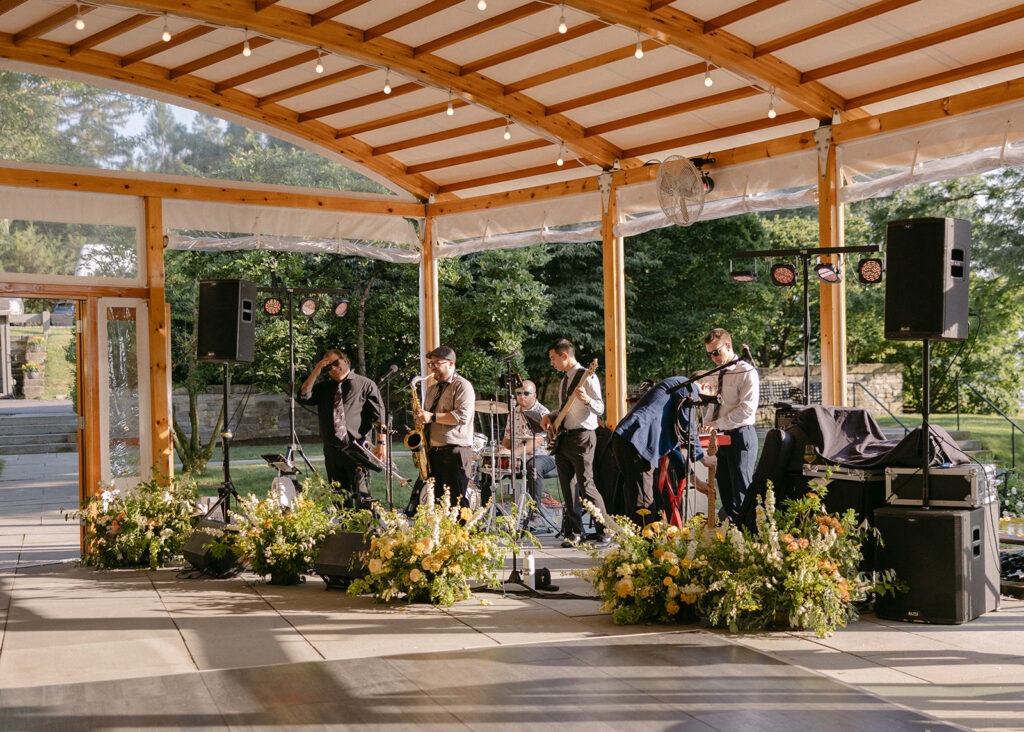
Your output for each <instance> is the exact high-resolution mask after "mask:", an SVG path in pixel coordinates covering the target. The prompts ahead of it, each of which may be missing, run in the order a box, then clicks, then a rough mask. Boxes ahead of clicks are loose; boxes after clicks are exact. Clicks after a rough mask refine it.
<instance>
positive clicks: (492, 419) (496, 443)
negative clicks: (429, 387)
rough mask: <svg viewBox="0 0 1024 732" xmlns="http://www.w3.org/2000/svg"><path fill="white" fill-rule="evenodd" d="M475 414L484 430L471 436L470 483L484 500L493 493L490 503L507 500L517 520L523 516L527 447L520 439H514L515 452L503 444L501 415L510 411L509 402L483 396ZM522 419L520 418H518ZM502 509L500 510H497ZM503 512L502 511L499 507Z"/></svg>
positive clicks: (503, 422) (524, 513)
mask: <svg viewBox="0 0 1024 732" xmlns="http://www.w3.org/2000/svg"><path fill="white" fill-rule="evenodd" d="M476 414H477V417H478V418H479V419H480V420H481V423H482V424H483V426H484V428H485V429H486V433H479V432H478V433H475V434H474V439H473V466H474V467H473V477H472V482H473V485H474V486H476V488H477V490H478V491H479V493H480V495H481V499H482V501H484V502H486V500H487V497H488V495H493V497H494V500H493V505H495V506H498V504H502V503H504V501H503V500H502V499H510V500H511V502H512V503H513V504H514V505H515V507H516V508H515V516H516V517H517V518H518V519H519V520H523V519H525V515H526V510H525V507H526V499H527V497H528V496H527V488H526V461H527V457H528V455H527V447H526V445H525V444H524V443H523V441H522V440H516V443H515V453H513V451H512V450H510V449H508V448H506V447H502V445H501V438H502V435H503V434H504V433H505V425H506V424H507V421H508V420H507V418H506V419H499V417H500V416H504V415H508V414H509V405H508V404H506V403H504V402H501V401H497V400H493V401H492V400H489V399H482V400H478V401H477V402H476ZM520 419H521V418H520ZM499 510H502V509H499ZM502 512H504V511H503V510H502Z"/></svg>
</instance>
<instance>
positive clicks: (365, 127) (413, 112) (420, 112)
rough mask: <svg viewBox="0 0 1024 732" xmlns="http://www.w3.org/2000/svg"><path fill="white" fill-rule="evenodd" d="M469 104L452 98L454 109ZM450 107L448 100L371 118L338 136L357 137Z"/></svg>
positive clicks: (344, 130)
mask: <svg viewBox="0 0 1024 732" xmlns="http://www.w3.org/2000/svg"><path fill="white" fill-rule="evenodd" d="M468 106H469V105H468V104H467V103H466V102H464V101H462V100H461V99H453V100H452V110H453V111H454V110H456V109H460V108H462V107H468ZM447 109H448V102H441V103H440V104H431V105H429V106H426V107H420V108H418V109H410V110H409V111H407V112H401V113H399V114H393V115H391V116H390V117H381V118H380V119H374V120H370V121H368V122H364V123H362V124H358V125H352V126H351V127H345V128H343V129H340V130H338V132H337V133H336V136H337V137H355V136H356V135H361V134H362V133H364V132H369V131H371V130H377V129H380V128H381V127H390V126H391V125H400V124H403V123H405V122H412V121H413V120H417V119H422V118H424V117H429V116H431V115H434V114H440V113H441V112H444V111H446V110H447Z"/></svg>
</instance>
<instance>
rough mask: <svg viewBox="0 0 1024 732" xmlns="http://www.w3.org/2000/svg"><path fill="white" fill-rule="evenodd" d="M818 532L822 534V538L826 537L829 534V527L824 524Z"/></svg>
mask: <svg viewBox="0 0 1024 732" xmlns="http://www.w3.org/2000/svg"><path fill="white" fill-rule="evenodd" d="M818 531H820V532H821V535H822V536H825V535H826V534H827V533H828V527H827V526H825V524H822V525H821V526H819V527H818Z"/></svg>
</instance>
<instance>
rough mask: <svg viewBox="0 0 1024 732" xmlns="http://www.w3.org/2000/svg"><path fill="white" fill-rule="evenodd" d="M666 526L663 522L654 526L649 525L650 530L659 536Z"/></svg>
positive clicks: (655, 523)
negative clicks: (662, 528)
mask: <svg viewBox="0 0 1024 732" xmlns="http://www.w3.org/2000/svg"><path fill="white" fill-rule="evenodd" d="M664 525H665V524H664V523H663V522H661V521H655V522H654V523H653V524H647V526H648V527H649V528H650V530H651V531H653V532H654V533H655V534H657V533H658V532H659V531H661V527H662V526H664Z"/></svg>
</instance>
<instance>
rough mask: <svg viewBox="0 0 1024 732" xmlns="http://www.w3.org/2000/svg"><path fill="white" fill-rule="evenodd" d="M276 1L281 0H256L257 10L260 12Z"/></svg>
mask: <svg viewBox="0 0 1024 732" xmlns="http://www.w3.org/2000/svg"><path fill="white" fill-rule="evenodd" d="M276 2H280V0H256V12H257V13H258V12H260V11H261V10H265V9H266V8H269V7H270V6H271V5H273V4H274V3H276Z"/></svg>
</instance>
